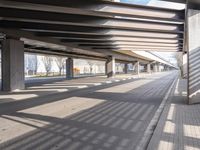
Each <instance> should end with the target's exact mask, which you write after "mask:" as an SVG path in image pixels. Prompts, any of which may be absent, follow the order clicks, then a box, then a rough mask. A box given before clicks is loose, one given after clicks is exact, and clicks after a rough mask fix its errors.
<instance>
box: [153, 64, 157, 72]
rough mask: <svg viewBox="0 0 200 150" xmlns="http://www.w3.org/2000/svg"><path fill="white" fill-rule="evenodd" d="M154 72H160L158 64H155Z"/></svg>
mask: <svg viewBox="0 0 200 150" xmlns="http://www.w3.org/2000/svg"><path fill="white" fill-rule="evenodd" d="M153 72H158V67H157V65H156V64H153Z"/></svg>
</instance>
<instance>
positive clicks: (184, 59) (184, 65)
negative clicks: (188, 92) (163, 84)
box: [182, 53, 188, 78]
mask: <svg viewBox="0 0 200 150" xmlns="http://www.w3.org/2000/svg"><path fill="white" fill-rule="evenodd" d="M187 58H188V55H187V53H184V54H183V57H182V77H183V78H187V73H188V68H187V67H188V59H187Z"/></svg>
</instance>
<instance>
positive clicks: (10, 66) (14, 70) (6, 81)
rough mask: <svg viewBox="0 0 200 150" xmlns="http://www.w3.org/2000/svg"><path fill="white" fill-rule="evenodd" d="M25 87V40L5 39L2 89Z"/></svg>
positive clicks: (3, 44)
mask: <svg viewBox="0 0 200 150" xmlns="http://www.w3.org/2000/svg"><path fill="white" fill-rule="evenodd" d="M24 88H25V83H24V42H22V41H20V40H15V39H5V40H4V41H3V42H2V90H3V91H14V90H22V89H24Z"/></svg>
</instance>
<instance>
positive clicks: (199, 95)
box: [186, 9, 200, 104]
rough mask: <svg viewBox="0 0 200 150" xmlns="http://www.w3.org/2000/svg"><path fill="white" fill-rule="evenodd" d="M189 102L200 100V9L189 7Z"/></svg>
mask: <svg viewBox="0 0 200 150" xmlns="http://www.w3.org/2000/svg"><path fill="white" fill-rule="evenodd" d="M186 31H187V34H186V36H187V38H188V39H187V40H188V41H187V42H186V43H188V45H187V48H188V103H189V104H193V103H199V102H200V59H199V58H200V10H194V9H188V13H187V30H186Z"/></svg>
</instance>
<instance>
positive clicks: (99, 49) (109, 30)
mask: <svg viewBox="0 0 200 150" xmlns="http://www.w3.org/2000/svg"><path fill="white" fill-rule="evenodd" d="M141 12H143V13H141ZM0 14H1V15H0V32H1V37H2V63H3V67H2V68H3V71H2V72H3V75H2V78H3V80H2V84H3V85H2V87H3V90H6V91H9V90H11V91H12V90H15V89H23V88H24V56H23V54H24V52H35V53H43V54H55V55H63V56H68V57H69V59H68V61H67V63H66V64H67V65H68V66H67V72H68V75H69V76H68V78H72V77H73V73H72V70H73V65H72V64H73V59H72V58H73V57H74V58H77V57H78V58H90V59H99V60H105V61H106V68H107V69H106V73H107V75H108V77H112V76H113V75H114V74H115V69H114V68H115V67H114V66H115V60H116V61H120V62H124V63H126V64H127V63H135V64H137V68H139V63H142V64H149V65H148V67H147V68H148V72H150V69H151V67H150V63H152V62H153V61H155V60H152V59H149V58H146V57H143V56H140V55H138V54H135V53H133V52H132V50H136V49H137V50H146V51H149V50H156V51H182V49H183V37H184V36H183V32H184V24H183V23H184V11H182V10H181V11H177V10H170V9H162V8H156V7H147V6H138V5H130V4H122V3H116V2H109V1H104V0H95V1H93V0H89V1H87V2H83V1H81V0H76V1H73V2H66V1H62V2H59V3H57V2H52V1H45V2H41V1H31V0H20V1H15V0H1V3H0ZM158 63H159V61H158ZM162 63H163V62H162ZM16 64H17V65H16ZM164 64H165V65H166V66H169V67H174V66H172V65H170V64H168V63H166V62H164ZM126 68H127V67H126ZM154 68H156V67H154ZM154 70H155V71H156V70H159V69H154Z"/></svg>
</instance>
